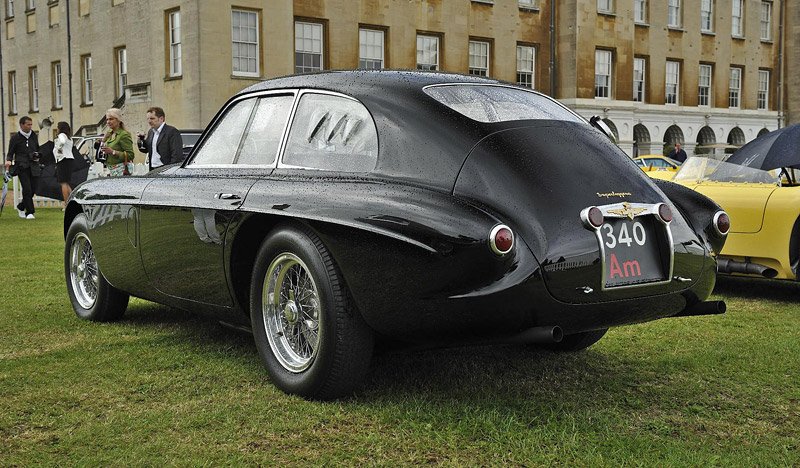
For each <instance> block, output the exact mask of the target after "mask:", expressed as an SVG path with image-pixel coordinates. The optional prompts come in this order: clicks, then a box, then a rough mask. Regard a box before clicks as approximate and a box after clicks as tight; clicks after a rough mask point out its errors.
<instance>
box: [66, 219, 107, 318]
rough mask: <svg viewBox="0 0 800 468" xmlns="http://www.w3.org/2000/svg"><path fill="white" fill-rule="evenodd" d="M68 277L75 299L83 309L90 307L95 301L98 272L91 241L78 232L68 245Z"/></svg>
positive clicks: (98, 286) (98, 278) (97, 287)
mask: <svg viewBox="0 0 800 468" xmlns="http://www.w3.org/2000/svg"><path fill="white" fill-rule="evenodd" d="M69 267H70V268H69V278H70V282H71V283H72V291H73V292H74V293H75V299H77V301H78V304H80V306H81V307H83V308H84V309H91V308H92V307H94V305H95V302H97V291H98V289H99V288H100V273H99V270H98V268H97V260H96V259H95V257H94V250H92V243H91V242H89V237H87V236H86V234H84V233H82V232H79V233H78V234H77V235H76V236H75V237H74V238H73V239H72V245H71V246H70V264H69Z"/></svg>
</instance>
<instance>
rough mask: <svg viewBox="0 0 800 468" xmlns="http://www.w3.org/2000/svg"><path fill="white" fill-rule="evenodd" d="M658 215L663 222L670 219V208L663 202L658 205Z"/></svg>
mask: <svg viewBox="0 0 800 468" xmlns="http://www.w3.org/2000/svg"><path fill="white" fill-rule="evenodd" d="M658 216H660V217H661V220H662V221H664V222H665V223H668V222H670V221H672V210H671V209H670V208H669V207H668V206H667V205H666V204H664V203H662V204H661V205H659V206H658Z"/></svg>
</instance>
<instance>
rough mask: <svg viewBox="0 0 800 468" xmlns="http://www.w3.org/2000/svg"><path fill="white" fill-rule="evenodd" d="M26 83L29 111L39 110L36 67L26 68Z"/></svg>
mask: <svg viewBox="0 0 800 468" xmlns="http://www.w3.org/2000/svg"><path fill="white" fill-rule="evenodd" d="M28 85H29V90H30V93H29V95H30V107H31V112H39V70H38V69H37V68H36V67H31V68H29V69H28Z"/></svg>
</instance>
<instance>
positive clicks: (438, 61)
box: [415, 32, 442, 71]
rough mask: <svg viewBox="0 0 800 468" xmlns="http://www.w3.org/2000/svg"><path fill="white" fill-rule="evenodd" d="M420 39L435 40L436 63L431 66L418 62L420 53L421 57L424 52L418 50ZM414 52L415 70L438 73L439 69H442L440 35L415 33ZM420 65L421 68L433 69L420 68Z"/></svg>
mask: <svg viewBox="0 0 800 468" xmlns="http://www.w3.org/2000/svg"><path fill="white" fill-rule="evenodd" d="M420 39H422V40H435V41H436V63H434V64H431V63H423V62H420V61H419V58H420V52H422V53H423V55H424V53H425V52H426V50H424V49H420V42H419V41H420ZM423 45H424V44H423ZM415 50H416V58H415V60H416V65H415V67H416V69H417V70H428V71H440V70H441V68H442V61H441V55H442V38H441V36H440V35H437V34H432V33H422V32H417V36H416V48H415ZM421 65H422V66H430V65H433V67H434V68H422V67H421Z"/></svg>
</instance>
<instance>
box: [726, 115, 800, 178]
mask: <svg viewBox="0 0 800 468" xmlns="http://www.w3.org/2000/svg"><path fill="white" fill-rule="evenodd" d="M726 162H729V163H733V164H740V165H742V166H748V167H753V168H756V169H762V170H765V171H768V170H770V169H777V168H779V167H793V168H795V169H800V124H794V125H790V126H788V127H784V128H781V129H778V130H775V131H772V132H769V133H766V134H764V135H761V136H760V137H758V138H756V139H755V140H753V141H751V142H750V143H748V144H746V145H744V146H742V147H741V148H739V149H738V150H736V152H735V153H733V154H732V155H731V157H730V158H728V159H727V161H726Z"/></svg>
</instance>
